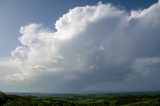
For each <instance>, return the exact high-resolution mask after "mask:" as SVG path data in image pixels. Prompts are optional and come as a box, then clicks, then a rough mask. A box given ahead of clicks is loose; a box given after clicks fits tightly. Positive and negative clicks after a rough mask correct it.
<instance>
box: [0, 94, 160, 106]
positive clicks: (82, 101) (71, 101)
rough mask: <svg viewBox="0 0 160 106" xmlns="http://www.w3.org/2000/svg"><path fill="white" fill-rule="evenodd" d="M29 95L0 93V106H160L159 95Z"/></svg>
mask: <svg viewBox="0 0 160 106" xmlns="http://www.w3.org/2000/svg"><path fill="white" fill-rule="evenodd" d="M29 95H31V94H29ZM29 95H27V96H26V95H25V96H16V95H13V94H12V95H11V94H5V93H0V106H160V94H159V93H110V94H108V93H96V94H56V95H53V94H52V95H51V94H48V95H45V96H44V95H41V96H40V94H39V96H33V95H32V96H29Z"/></svg>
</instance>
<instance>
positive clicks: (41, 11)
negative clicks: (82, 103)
mask: <svg viewBox="0 0 160 106" xmlns="http://www.w3.org/2000/svg"><path fill="white" fill-rule="evenodd" d="M157 2H158V1H157V0H129V1H128V0H101V1H99V0H70V1H68V2H66V0H57V1H56V0H34V1H33V0H14V1H11V0H0V90H2V91H14V92H53V93H61V92H83V91H159V90H160V78H159V75H160V72H159V70H160V47H159V45H160V36H159V33H160V21H159V19H160V5H159V4H158V3H157Z"/></svg>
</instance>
